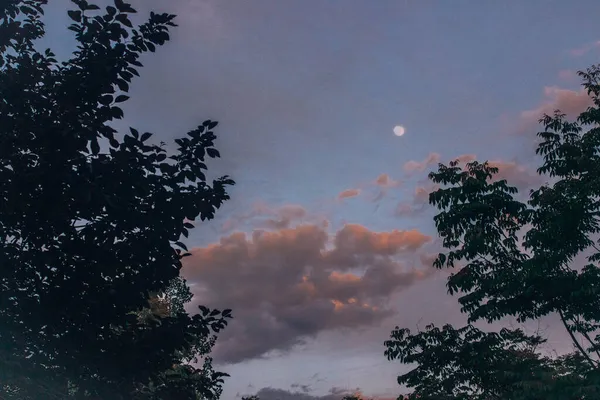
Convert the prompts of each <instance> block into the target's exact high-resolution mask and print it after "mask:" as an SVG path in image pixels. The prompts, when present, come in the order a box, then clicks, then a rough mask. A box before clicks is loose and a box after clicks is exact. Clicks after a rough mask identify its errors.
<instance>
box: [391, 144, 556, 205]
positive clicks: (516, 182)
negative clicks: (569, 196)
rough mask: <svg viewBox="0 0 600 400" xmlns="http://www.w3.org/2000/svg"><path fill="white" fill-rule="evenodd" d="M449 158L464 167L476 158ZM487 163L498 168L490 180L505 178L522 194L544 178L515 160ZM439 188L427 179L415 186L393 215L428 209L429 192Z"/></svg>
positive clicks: (473, 156)
mask: <svg viewBox="0 0 600 400" xmlns="http://www.w3.org/2000/svg"><path fill="white" fill-rule="evenodd" d="M451 160H452V161H454V160H458V162H459V166H460V167H462V168H465V165H466V164H467V163H469V162H472V161H475V160H477V156H476V155H475V154H461V155H459V156H457V157H454V158H452V159H451ZM489 164H490V166H492V167H496V168H498V173H497V174H495V175H494V176H493V178H492V179H491V181H492V182H495V181H498V180H501V179H506V181H507V183H508V184H509V185H510V186H515V187H516V188H517V189H519V191H520V192H521V193H522V194H525V193H527V190H528V189H532V188H536V187H538V186H539V185H541V184H542V183H544V180H545V179H544V177H542V176H540V175H539V174H538V173H537V172H536V171H534V170H532V169H531V168H529V167H527V166H524V165H521V164H519V163H517V162H516V161H504V160H493V161H489ZM439 188H440V186H439V185H437V184H434V183H432V182H429V181H428V182H427V183H426V184H424V185H420V186H417V187H416V188H415V190H414V192H413V194H412V198H411V200H410V201H403V202H400V203H399V204H398V205H397V207H396V210H395V212H394V213H395V215H396V216H398V217H407V216H415V215H419V214H421V213H422V212H423V211H425V210H427V209H428V207H427V205H428V203H429V194H430V193H431V192H434V191H436V190H438V189H439Z"/></svg>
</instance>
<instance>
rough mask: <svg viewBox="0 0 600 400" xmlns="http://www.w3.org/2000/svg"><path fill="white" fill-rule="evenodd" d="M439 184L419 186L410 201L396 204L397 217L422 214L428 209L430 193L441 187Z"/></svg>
mask: <svg viewBox="0 0 600 400" xmlns="http://www.w3.org/2000/svg"><path fill="white" fill-rule="evenodd" d="M439 188H440V186H439V185H437V184H433V183H430V184H427V185H424V186H417V187H416V188H415V190H414V192H413V194H412V200H411V201H409V202H400V203H399V204H398V206H396V210H395V212H394V214H395V215H396V216H397V217H407V216H415V215H419V214H421V213H422V212H423V211H425V210H426V209H427V206H428V204H429V194H430V193H431V192H434V191H436V190H437V189H439Z"/></svg>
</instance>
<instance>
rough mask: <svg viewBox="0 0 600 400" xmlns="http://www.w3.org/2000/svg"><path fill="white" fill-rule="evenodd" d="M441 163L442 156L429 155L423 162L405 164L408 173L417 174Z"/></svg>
mask: <svg viewBox="0 0 600 400" xmlns="http://www.w3.org/2000/svg"><path fill="white" fill-rule="evenodd" d="M439 162H440V155H439V154H438V153H429V154H428V155H427V157H426V158H425V159H424V160H422V161H414V160H411V161H408V162H406V163H405V164H404V170H405V171H406V172H409V173H410V172H417V171H424V170H425V168H427V167H430V166H432V165H434V164H437V163H439Z"/></svg>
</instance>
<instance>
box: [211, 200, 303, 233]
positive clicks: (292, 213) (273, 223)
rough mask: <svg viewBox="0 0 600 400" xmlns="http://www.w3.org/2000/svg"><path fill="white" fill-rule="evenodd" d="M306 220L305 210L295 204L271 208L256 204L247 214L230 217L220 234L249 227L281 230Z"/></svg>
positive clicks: (266, 205) (259, 203)
mask: <svg viewBox="0 0 600 400" xmlns="http://www.w3.org/2000/svg"><path fill="white" fill-rule="evenodd" d="M307 218H308V212H307V211H306V209H305V208H304V207H302V206H300V205H297V204H286V205H283V206H281V207H272V206H269V205H268V204H266V203H263V202H257V203H255V204H254V206H253V207H252V210H250V211H249V212H247V213H244V214H238V215H232V216H231V217H230V218H229V219H227V220H226V221H225V222H224V223H223V225H222V226H221V233H228V232H232V231H234V230H238V229H241V228H244V227H248V225H250V226H251V227H253V228H264V229H282V228H288V227H290V226H291V225H293V224H294V223H296V222H301V221H303V220H305V219H307Z"/></svg>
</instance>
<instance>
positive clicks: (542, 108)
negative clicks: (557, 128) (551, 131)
mask: <svg viewBox="0 0 600 400" xmlns="http://www.w3.org/2000/svg"><path fill="white" fill-rule="evenodd" d="M544 98H545V100H544V101H543V102H542V104H540V105H539V106H538V107H536V108H534V109H532V110H526V111H523V112H522V113H521V125H520V127H519V129H518V133H521V134H523V133H531V131H532V130H533V129H534V128H535V127H536V126H537V125H538V123H539V122H538V121H539V120H540V118H542V117H543V116H544V114H548V115H552V114H554V111H555V110H560V111H561V112H562V113H564V114H566V115H567V117H568V118H575V117H577V116H578V115H579V114H580V113H581V112H583V111H585V110H586V109H587V108H588V107H589V106H591V105H592V104H593V102H592V99H591V98H590V96H589V95H588V94H587V91H586V90H585V88H581V89H580V90H577V91H575V90H568V89H560V88H558V87H555V86H551V87H546V88H544Z"/></svg>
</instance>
